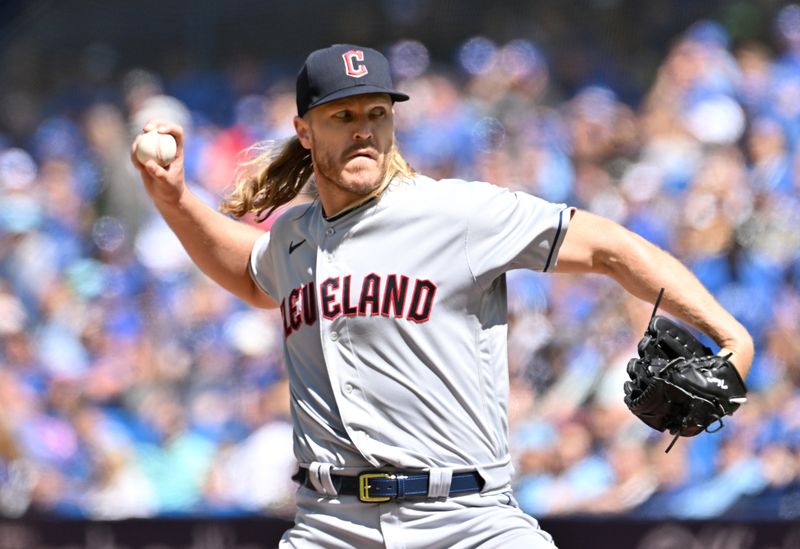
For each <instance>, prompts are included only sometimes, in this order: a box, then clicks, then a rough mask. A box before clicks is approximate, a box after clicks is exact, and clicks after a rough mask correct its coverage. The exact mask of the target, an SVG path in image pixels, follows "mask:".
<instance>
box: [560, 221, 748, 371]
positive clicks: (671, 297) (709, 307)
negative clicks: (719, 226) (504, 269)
mask: <svg viewBox="0 0 800 549" xmlns="http://www.w3.org/2000/svg"><path fill="white" fill-rule="evenodd" d="M556 270H557V271H558V272H562V273H599V274H605V275H608V276H610V277H611V278H613V279H614V280H616V281H617V282H619V283H620V284H621V285H622V287H623V288H625V289H626V290H627V291H628V292H630V293H631V294H633V295H635V296H637V297H639V298H641V299H643V300H645V301H648V302H649V303H653V302H654V301H655V299H656V297H657V295H658V292H659V290H660V289H661V288H664V297H663V299H662V302H661V304H662V306H663V308H664V309H665V310H666V311H667V312H669V313H672V314H673V315H675V316H676V317H678V318H679V319H681V320H682V321H684V322H686V323H688V324H691V325H692V326H694V327H695V328H697V329H698V330H701V331H702V332H703V333H705V334H708V336H709V337H711V338H712V339H713V340H714V341H715V342H716V343H717V344H718V345H719V346H720V348H721V351H722V352H730V353H732V356H731V361H732V362H733V363H734V364H735V365H736V367H737V369H738V370H739V373H740V374H741V375H742V377H745V376H746V375H747V372H748V371H749V369H750V364H751V362H752V361H753V355H754V350H753V340H752V338H751V337H750V334H748V333H747V330H746V329H745V328H744V326H742V325H741V324H740V323H739V322H738V321H737V320H736V319H735V318H733V316H732V315H731V314H730V313H728V311H726V310H725V309H724V308H723V307H722V306H721V305H720V304H719V303H718V302H717V300H716V299H714V296H712V295H711V294H710V293H709V292H708V290H706V289H705V287H704V286H703V285H702V284H701V283H700V281H699V280H698V279H697V278H696V277H695V276H694V275H693V274H692V273H691V272H690V271H689V269H687V268H686V267H685V266H684V265H683V264H681V263H680V262H679V261H678V260H677V259H675V258H674V257H672V256H671V255H670V254H668V253H667V252H665V251H663V250H661V249H660V248H658V247H657V246H655V245H654V244H651V243H650V242H648V241H647V240H645V239H644V238H642V237H640V236H639V235H637V234H635V233H633V232H631V231H629V230H627V229H625V228H624V227H622V226H620V225H618V224H617V223H614V222H613V221H611V220H609V219H606V218H603V217H600V216H597V215H594V214H591V213H589V212H586V211H581V210H578V211H575V212H573V215H572V218H571V220H570V224H569V228H568V230H567V234H566V236H565V237H564V243H563V244H562V246H561V250H560V251H559V254H558V263H557V265H556Z"/></svg>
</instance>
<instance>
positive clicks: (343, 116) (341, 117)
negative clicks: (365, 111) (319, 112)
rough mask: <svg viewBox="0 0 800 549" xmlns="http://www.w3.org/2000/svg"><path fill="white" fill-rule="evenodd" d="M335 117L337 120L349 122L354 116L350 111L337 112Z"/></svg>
mask: <svg viewBox="0 0 800 549" xmlns="http://www.w3.org/2000/svg"><path fill="white" fill-rule="evenodd" d="M333 117H334V118H336V119H337V120H344V121H347V120H350V119H351V118H352V117H353V116H352V114H351V113H350V111H337V112H335V113H334V114H333Z"/></svg>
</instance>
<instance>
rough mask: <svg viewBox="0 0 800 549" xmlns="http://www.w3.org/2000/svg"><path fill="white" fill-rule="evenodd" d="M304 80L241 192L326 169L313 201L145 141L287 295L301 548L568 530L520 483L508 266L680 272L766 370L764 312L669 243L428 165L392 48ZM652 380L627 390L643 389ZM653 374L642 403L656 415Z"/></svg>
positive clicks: (692, 300) (259, 288)
mask: <svg viewBox="0 0 800 549" xmlns="http://www.w3.org/2000/svg"><path fill="white" fill-rule="evenodd" d="M296 93H297V116H296V117H295V119H294V127H295V131H296V136H294V137H293V138H292V139H290V140H288V141H287V142H286V143H285V144H284V145H283V147H282V148H281V149H280V150H277V151H269V152H268V153H265V154H264V156H263V158H261V159H259V162H258V163H257V164H258V166H257V167H258V168H259V169H257V170H255V171H254V172H253V173H252V174H251V175H249V176H248V177H246V178H243V179H242V180H241V181H240V182H239V184H238V186H237V188H236V190H235V191H234V193H233V194H232V196H230V197H229V198H228V199H227V200H226V202H225V203H224V204H223V208H222V209H223V211H224V212H226V213H230V214H233V215H234V216H242V215H244V214H246V213H248V212H255V213H256V214H258V215H261V216H262V217H265V216H267V215H269V214H270V213H272V212H273V211H274V210H275V209H276V208H278V207H280V206H282V205H284V204H286V203H287V202H289V201H291V200H292V199H293V198H294V197H295V196H296V195H297V194H298V193H299V192H300V190H301V189H303V188H309V187H310V188H312V189H313V191H314V193H315V199H314V200H313V202H310V203H306V204H302V205H298V206H293V207H290V208H289V209H288V210H286V211H285V212H284V213H283V214H282V215H281V216H280V217H279V218H278V219H277V220H276V221H275V223H274V225H273V226H272V229H271V231H270V232H267V233H263V232H261V231H260V230H259V229H257V228H254V227H252V226H249V225H246V224H244V223H240V222H238V221H236V220H234V219H232V218H231V217H228V216H225V215H222V214H221V213H219V212H216V211H214V210H212V209H211V208H209V207H207V206H205V205H204V204H203V203H202V202H201V201H200V200H199V199H198V198H197V197H196V196H195V195H193V194H192V193H191V192H190V191H189V190H188V189H187V187H186V184H185V182H184V173H183V142H184V136H183V131H182V129H181V128H180V127H178V126H176V125H173V124H170V123H168V122H164V121H160V122H159V121H153V122H150V123H148V124H147V126H145V128H144V130H145V131H148V130H152V129H156V130H157V131H159V132H161V133H169V134H171V135H172V136H174V137H175V139H176V141H177V145H178V146H177V156H176V158H175V160H174V161H172V163H171V164H170V165H169V166H168V167H166V168H163V167H161V166H159V165H158V164H157V163H156V162H154V161H148V162H147V163H146V164H144V165H143V164H141V163H140V162H139V161H138V160H137V159H136V155H135V154H133V153H135V151H136V146H137V143H136V142H134V144H133V148H132V155H131V157H132V160H133V162H134V164H135V165H136V167H137V168H138V169H139V171H140V172H141V176H142V180H143V182H144V185H145V187H146V189H147V191H148V192H149V194H150V196H151V197H152V199H153V202H154V203H155V205H156V207H157V208H158V209H159V211H160V212H161V214H162V215H163V217H164V219H165V220H166V221H167V223H168V224H169V225H170V227H171V228H172V230H173V231H174V232H175V234H176V235H177V236H178V238H179V239H180V240H181V242H182V243H183V245H184V246H185V248H186V250H187V251H188V253H189V254H190V255H191V257H192V258H193V260H194V261H195V262H196V264H197V265H198V266H199V267H200V269H202V270H203V271H204V272H205V273H206V274H208V275H209V276H210V277H211V278H213V279H214V280H215V281H216V282H218V283H219V284H220V285H221V286H222V287H224V288H226V289H227V290H229V291H231V292H233V293H234V294H235V295H237V296H239V297H240V298H241V299H243V300H245V301H247V302H249V303H250V304H252V305H254V306H256V307H277V308H279V309H280V313H281V317H282V319H283V337H284V360H285V364H286V368H287V371H288V376H289V381H290V387H291V409H292V417H293V421H294V451H295V454H296V456H297V459H298V461H299V463H300V469H299V471H298V473H297V475H296V477H295V479H296V480H297V482H298V483H299V484H300V488H299V492H298V510H297V515H296V524H295V526H294V527H293V528H292V529H290V530H289V531H287V532H286V533H285V535H284V536H283V540H282V542H281V547H286V548H289V547H309V548H311V547H314V548H318V547H329V548H357V549H365V548H383V547H386V548H398V549H399V548H409V549H410V548H433V547H440V548H467V547H483V548H489V547H498V548H500V547H502V548H506V549H507V548H515V547H519V548H526V549H530V548H537V547H539V548H544V547H553V546H554V545H553V541H552V539H551V537H550V536H549V535H548V534H547V533H546V532H544V531H543V530H542V529H540V528H539V526H538V523H537V522H536V520H535V519H534V518H532V517H530V516H528V515H526V514H525V513H523V512H522V511H521V510H520V509H519V507H518V505H517V503H516V501H515V499H514V496H513V494H512V492H511V488H510V481H511V477H512V466H511V460H510V457H509V447H508V413H507V408H508V394H509V387H508V373H507V356H506V355H507V353H506V322H507V321H506V281H505V273H506V271H508V270H510V269H518V268H527V269H533V270H536V271H542V272H555V273H601V274H604V275H607V276H610V277H612V278H613V279H614V280H616V281H617V282H619V283H620V284H621V285H622V286H623V287H624V288H625V289H626V290H627V291H629V292H630V293H632V294H634V295H636V296H638V297H640V298H642V299H644V300H649V301H650V302H653V301H654V300H655V298H656V295H657V294H658V292H659V290H660V289H661V288H664V289H665V293H664V298H663V302H662V306H663V307H664V308H665V309H666V310H667V311H668V312H669V313H672V314H674V315H675V316H676V317H678V318H679V319H681V320H683V321H685V322H687V323H689V324H691V325H693V326H694V327H696V328H697V329H699V330H702V331H703V332H705V333H707V334H708V335H709V336H710V337H711V338H712V339H714V340H715V341H716V343H718V344H719V346H720V347H721V351H722V354H721V356H724V358H725V362H726V364H730V365H731V366H730V367H731V368H734V366H733V365H734V364H735V368H734V371H736V372H738V373H737V374H736V375H737V376H738V375H741V377H745V376H746V373H747V370H748V369H749V367H750V363H751V361H752V358H753V345H752V341H751V338H750V336H749V335H748V333H747V332H746V330H745V329H744V328H743V327H742V326H741V325H740V324H739V323H738V322H737V321H736V320H735V319H734V318H733V317H732V316H731V315H730V314H728V313H727V312H726V311H725V310H724V309H723V308H722V307H721V306H720V305H719V304H718V303H717V302H716V301H715V300H714V298H713V297H712V296H711V295H710V294H709V293H708V292H707V291H706V290H705V289H704V288H703V287H702V285H701V284H700V283H699V282H698V281H697V279H696V278H695V277H694V276H693V275H692V274H691V273H690V272H689V271H688V270H687V269H686V268H685V267H683V266H682V265H681V264H680V263H679V262H678V261H677V260H675V259H674V258H673V257H671V256H670V255H668V254H667V253H665V252H663V251H662V250H660V249H658V248H657V247H655V246H654V245H652V244H650V243H648V242H647V241H645V240H644V239H642V238H640V237H639V236H637V235H635V234H633V233H631V232H629V231H627V230H626V229H624V228H622V227H621V226H619V225H617V224H615V223H613V222H612V221H609V220H607V219H604V218H602V217H598V216H596V215H593V214H591V213H588V212H585V211H579V210H576V209H575V208H570V207H568V206H566V205H564V204H553V203H550V202H547V201H545V200H542V199H540V198H537V197H535V196H531V195H529V194H525V193H521V192H517V193H514V192H510V191H508V190H506V189H503V188H500V187H497V186H494V185H492V184H489V183H483V182H468V181H461V180H442V181H434V180H432V179H430V178H428V177H425V176H424V175H422V174H418V173H415V172H414V171H413V170H412V169H411V167H410V166H409V165H408V164H407V163H406V161H405V160H404V159H403V157H402V156H401V154H400V152H399V150H398V148H397V144H396V143H395V138H394V103H395V102H398V101H405V100H407V99H409V97H408V96H407V95H406V94H404V93H402V92H400V91H398V90H396V89H394V87H393V84H392V81H391V78H390V72H389V65H388V62H387V60H386V59H385V58H384V57H383V55H381V54H380V53H379V52H377V51H375V50H373V49H370V48H365V47H360V46H354V45H335V46H332V47H329V48H325V49H321V50H318V51H315V52H313V53H311V55H309V57H308V58H307V59H306V61H305V63H304V65H303V67H302V69H301V71H300V72H299V74H298V77H297V90H296ZM253 337H258V334H253ZM667 362H669V361H666V362H664V364H661V363H659V364H661V366H664V365H665V364H666V363H667ZM648 364H649V363H648ZM651 377H655V374H653V375H652V376H651ZM670 380H671V381H674V379H672V378H670ZM646 382H647V379H645V381H643V382H642V383H641V384H640V385H637V387H636V388H634V389H636V391H633V389H631V391H629V392H630V393H631V394H632V395H633V396H632V398H633V400H636V402H638V403H639V404H640V405H641V404H642V403H641V402H640V401H638V400H637V399H638V398H639V397H640V396H641V395H640V394H639V392H644V391H645V389H646V387H644V386H643V384H644V383H646ZM686 390H687V391H691V390H692V387H688V388H687V389H686ZM652 393H653V391H652V390H651V391H650V392H649V393H648V394H647V398H648V400H647V402H646V403H645V404H646V405H643V406H640V407H642V408H646V410H647V413H649V414H652V413H653V410H654V409H657V408H658V406H657V404H658V403H657V402H656V405H653V402H651V401H652V400H653V399H654V398H655V399H658V398H659V396H658V395H656V396H655V397H653V395H652ZM703 396H704V397H707V396H708V395H705V394H704V395H703ZM724 396H725V395H722V396H721V397H720V398H723V397H724ZM741 397H742V395H737V398H741ZM660 398H662V399H665V402H666V399H669V398H670V393H668V392H662V394H661V397H660ZM708 398H711V397H708ZM663 408H664V410H662V413H665V414H666V413H669V414H672V415H675V414H676V413H678V412H676V411H675V410H674V409H670V408H669V406H667V405H664V406H663ZM632 409H633V408H632ZM634 412H637V410H634ZM656 413H657V412H656ZM640 417H642V416H640ZM643 419H644V418H643ZM650 419H651V418H649V417H648V420H650ZM651 424H653V425H654V426H656V427H661V426H663V425H667V424H666V423H663V422H662V423H656V422H652V423H651ZM670 425H671V424H670Z"/></svg>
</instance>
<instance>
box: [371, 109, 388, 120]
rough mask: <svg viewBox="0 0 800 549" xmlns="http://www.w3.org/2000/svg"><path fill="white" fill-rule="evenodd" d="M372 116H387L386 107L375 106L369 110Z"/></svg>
mask: <svg viewBox="0 0 800 549" xmlns="http://www.w3.org/2000/svg"><path fill="white" fill-rule="evenodd" d="M369 114H370V116H371V117H372V118H383V117H384V116H386V108H385V107H375V108H374V109H372V110H371V111H370V112H369Z"/></svg>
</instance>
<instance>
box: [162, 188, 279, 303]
mask: <svg viewBox="0 0 800 549" xmlns="http://www.w3.org/2000/svg"><path fill="white" fill-rule="evenodd" d="M154 203H155V205H156V207H157V208H158V210H159V212H160V213H161V215H162V217H163V218H164V220H165V221H166V222H167V224H168V225H169V227H170V228H171V229H172V231H173V232H174V233H175V235H176V236H177V237H178V239H179V240H180V242H181V244H182V245H183V247H184V248H185V249H186V251H187V253H188V254H189V256H190V257H191V258H192V261H194V263H195V264H196V265H197V266H198V267H199V268H200V270H202V271H203V272H204V273H205V274H206V275H208V276H209V277H210V278H211V279H212V280H214V281H215V282H216V283H217V284H219V285H220V286H222V287H223V288H225V289H226V290H228V291H229V292H231V293H233V294H234V295H236V296H237V297H239V298H240V299H242V300H244V301H246V302H247V303H250V304H251V305H254V306H257V307H274V306H275V303H274V302H273V301H272V300H271V299H269V297H268V296H266V295H265V294H264V293H263V292H262V291H261V290H260V289H258V288H257V287H256V285H255V283H254V282H253V280H252V278H251V277H250V273H249V271H248V262H249V258H250V253H251V251H252V249H253V245H254V244H255V241H256V240H257V239H258V238H259V236H261V235H262V234H263V233H262V231H260V230H259V229H257V228H255V227H252V226H250V225H247V224H245V223H241V222H238V221H235V220H233V219H231V218H229V217H226V216H224V215H223V214H221V213H219V212H217V211H215V210H214V209H212V208H211V207H209V206H208V205H206V204H205V203H203V202H202V201H201V200H200V199H199V198H198V197H197V196H196V195H194V194H193V193H191V192H189V191H188V190H187V191H185V192H183V194H182V195H181V198H180V200H179V201H178V202H176V203H169V202H166V201H159V200H155V201H154Z"/></svg>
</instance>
